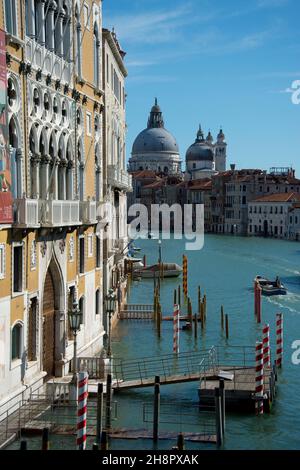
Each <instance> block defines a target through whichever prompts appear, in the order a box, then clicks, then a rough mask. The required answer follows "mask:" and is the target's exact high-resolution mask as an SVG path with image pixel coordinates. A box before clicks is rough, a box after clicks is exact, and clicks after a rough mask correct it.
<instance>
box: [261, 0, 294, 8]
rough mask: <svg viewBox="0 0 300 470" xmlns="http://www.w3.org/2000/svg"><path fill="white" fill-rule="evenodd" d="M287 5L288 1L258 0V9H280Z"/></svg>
mask: <svg viewBox="0 0 300 470" xmlns="http://www.w3.org/2000/svg"><path fill="white" fill-rule="evenodd" d="M287 3H289V0H258V3H257V5H258V7H259V8H275V7H282V6H285V5H286V4H287Z"/></svg>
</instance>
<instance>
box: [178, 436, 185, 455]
mask: <svg viewBox="0 0 300 470" xmlns="http://www.w3.org/2000/svg"><path fill="white" fill-rule="evenodd" d="M177 449H178V450H181V451H182V450H184V435H183V434H182V432H181V433H180V434H178V438H177Z"/></svg>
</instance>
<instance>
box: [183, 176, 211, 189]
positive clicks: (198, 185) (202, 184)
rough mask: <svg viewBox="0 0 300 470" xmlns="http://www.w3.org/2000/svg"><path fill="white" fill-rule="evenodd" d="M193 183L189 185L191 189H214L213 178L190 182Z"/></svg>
mask: <svg viewBox="0 0 300 470" xmlns="http://www.w3.org/2000/svg"><path fill="white" fill-rule="evenodd" d="M190 183H191V184H189V185H188V189H189V190H191V191H192V190H201V191H209V190H210V189H212V181H211V179H208V178H207V179H202V180H193V181H191V182H190Z"/></svg>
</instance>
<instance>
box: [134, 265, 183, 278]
mask: <svg viewBox="0 0 300 470" xmlns="http://www.w3.org/2000/svg"><path fill="white" fill-rule="evenodd" d="M162 266H163V267H162ZM181 273H182V267H181V266H179V265H178V264H176V263H163V264H162V265H160V264H159V263H157V264H153V265H152V266H148V267H146V268H141V269H136V270H135V271H134V276H137V277H143V278H154V277H156V278H157V279H158V278H159V277H164V278H165V277H178V276H180V274H181Z"/></svg>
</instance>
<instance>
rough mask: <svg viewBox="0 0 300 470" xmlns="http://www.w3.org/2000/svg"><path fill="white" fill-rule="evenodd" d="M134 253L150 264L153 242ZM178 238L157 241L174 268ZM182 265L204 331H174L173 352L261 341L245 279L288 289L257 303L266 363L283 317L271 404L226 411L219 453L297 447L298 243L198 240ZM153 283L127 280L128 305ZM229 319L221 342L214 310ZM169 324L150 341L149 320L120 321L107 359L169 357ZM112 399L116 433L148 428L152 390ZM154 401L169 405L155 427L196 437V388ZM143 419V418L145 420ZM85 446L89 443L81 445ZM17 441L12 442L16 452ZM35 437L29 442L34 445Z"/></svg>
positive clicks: (167, 299)
mask: <svg viewBox="0 0 300 470" xmlns="http://www.w3.org/2000/svg"><path fill="white" fill-rule="evenodd" d="M136 245H137V246H139V247H140V248H141V256H142V255H144V254H145V255H146V256H147V262H148V264H150V263H154V262H157V259H158V241H157V240H153V239H152V240H139V241H137V242H136ZM184 250H185V241H184V240H182V241H180V240H168V241H163V242H162V258H163V261H165V262H176V263H178V264H180V265H181V264H182V255H183V253H184V252H185V251H184ZM186 255H187V256H188V260H189V295H190V297H191V299H192V303H193V306H194V311H196V307H197V287H198V285H200V286H201V290H202V295H203V294H204V293H205V294H206V296H207V328H206V331H205V334H203V335H202V334H201V330H200V328H199V331H198V339H197V340H195V339H194V335H193V334H191V333H190V332H188V331H182V332H181V333H180V350H181V351H197V350H200V349H202V348H209V347H211V346H213V345H220V346H225V347H230V346H253V355H255V342H256V341H257V340H258V339H261V326H258V325H257V324H256V321H255V317H254V312H253V279H254V277H255V276H256V275H257V274H260V275H263V276H266V277H270V278H275V277H276V276H277V275H278V276H280V278H281V279H282V281H283V282H284V284H285V285H286V286H287V288H288V295H287V296H285V297H272V298H265V297H264V298H263V309H262V310H263V314H262V317H263V322H267V323H269V324H270V327H271V347H272V360H274V358H275V316H276V313H277V312H282V313H283V314H284V361H283V369H282V371H281V372H280V373H279V380H278V392H277V396H276V403H275V406H274V407H273V409H272V412H271V414H270V415H264V416H261V417H256V416H254V415H249V414H248V415H247V414H244V415H241V414H234V413H227V428H226V439H225V445H224V448H225V449H251V450H252V449H293V450H294V449H300V405H299V390H300V365H298V366H297V365H293V363H292V354H293V352H294V351H293V349H292V344H293V342H294V341H296V340H300V245H299V244H298V243H294V242H286V241H280V240H269V239H263V238H240V237H231V236H229V237H227V236H218V235H206V237H205V245H204V248H203V249H202V250H201V251H198V252H193V251H190V252H186ZM179 283H181V279H176V280H165V281H163V282H162V285H161V299H162V309H163V314H164V315H167V314H169V315H170V314H172V307H173V305H172V304H173V291H174V288H176V287H177V286H178V284H179ZM152 302H153V281H151V280H143V281H142V282H133V283H132V284H131V288H130V293H129V303H145V304H147V303H152ZM221 305H224V309H225V312H226V313H228V314H229V319H230V320H229V321H230V339H229V340H228V341H227V340H226V338H225V337H224V334H223V333H222V332H221V327H220V306H221ZM172 334H173V331H172V323H169V322H163V324H162V335H161V339H159V338H158V337H157V334H156V330H155V326H154V324H153V323H152V322H143V321H140V322H139V321H120V322H119V323H118V325H117V326H116V328H115V330H114V332H113V338H112V346H113V354H114V356H115V357H120V358H123V359H136V358H143V357H154V356H159V355H161V354H171V353H172ZM114 399H115V400H116V401H117V402H118V404H117V408H118V418H117V420H116V421H114V423H113V426H114V427H117V428H130V429H143V428H148V429H151V427H152V424H151V423H147V422H145V416H143V406H144V405H143V404H144V403H149V404H151V403H152V401H153V390H152V389H142V390H136V391H127V392H122V393H120V394H115V396H114ZM161 399H162V403H164V404H168V405H170V407H171V409H173V414H172V413H171V416H168V419H167V421H170V423H169V424H162V425H161V429H165V430H174V431H176V432H179V431H185V432H187V431H190V432H197V431H198V430H199V426H200V423H201V419H202V418H201V416H200V415H199V412H198V410H197V403H198V383H197V382H192V383H187V384H179V385H178V384H177V385H171V386H163V387H161ZM183 402H184V403H188V404H190V405H191V410H192V411H191V413H190V415H188V416H184V413H182V411H181V404H182V403H183ZM146 421H147V420H146ZM91 445H92V442H91V441H89V447H91ZM174 445H175V441H162V442H160V443H159V445H158V447H157V448H158V449H171V447H172V446H174ZM16 446H17V444H16V443H15V444H14V447H15V448H16ZM38 446H39V440H38V441H37V440H33V441H31V442H30V447H31V448H34V447H38ZM52 448H69V449H71V448H74V437H68V438H67V439H65V438H63V439H58V438H55V437H54V436H52ZM186 448H187V449H198V450H201V449H215V446H214V445H212V444H191V443H187V444H186ZM111 449H120V450H123V449H147V450H148V449H153V444H152V442H151V441H147V440H138V441H125V440H122V441H121V440H114V441H112V443H111Z"/></svg>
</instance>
